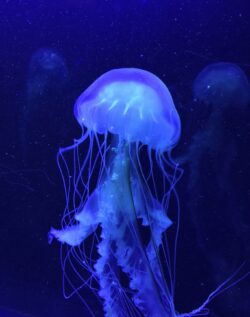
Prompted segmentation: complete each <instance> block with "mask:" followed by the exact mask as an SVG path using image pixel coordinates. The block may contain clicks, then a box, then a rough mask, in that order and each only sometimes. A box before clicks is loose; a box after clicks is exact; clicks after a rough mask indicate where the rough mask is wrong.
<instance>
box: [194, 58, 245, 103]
mask: <svg viewBox="0 0 250 317" xmlns="http://www.w3.org/2000/svg"><path fill="white" fill-rule="evenodd" d="M193 95H194V98H195V99H196V100H199V101H202V102H204V103H205V104H210V105H212V106H214V107H228V106H235V107H244V106H246V105H247V104H248V103H249V100H250V88H249V82H248V79H247V77H246V75H245V73H244V72H243V70H242V69H241V68H240V67H238V66H237V65H235V64H232V63H223V62H221V63H214V64H210V65H208V66H207V67H205V68H204V69H203V70H202V71H201V72H200V73H199V75H198V76H197V77H196V79H195V81H194V84H193Z"/></svg>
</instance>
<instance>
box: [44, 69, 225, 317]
mask: <svg viewBox="0 0 250 317" xmlns="http://www.w3.org/2000/svg"><path fill="white" fill-rule="evenodd" d="M74 113H75V116H76V119H77V121H78V122H79V123H80V125H81V126H82V129H83V136H82V138H81V139H80V140H78V141H75V144H73V145H72V146H70V147H67V148H65V149H61V150H60V151H59V154H58V163H59V167H60V170H61V172H62V175H63V181H64V188H65V195H66V208H65V211H64V216H63V219H62V229H61V230H57V229H54V228H52V229H51V231H50V233H49V238H50V241H51V240H52V239H53V238H56V239H57V240H59V241H60V242H61V243H62V244H63V245H64V246H65V245H66V251H65V252H62V268H63V273H64V275H63V276H64V282H63V285H64V294H65V296H66V297H69V296H70V295H72V294H75V293H76V294H78V295H79V296H80V298H81V299H82V301H83V302H84V304H85V306H86V307H87V308H88V310H89V313H90V315H91V316H96V314H97V313H96V311H95V309H96V308H93V307H90V306H91V305H90V303H89V302H87V301H86V300H85V299H84V297H83V296H82V295H80V294H81V290H82V289H83V288H84V287H88V288H89V289H91V290H92V292H93V293H94V294H95V295H96V296H97V297H101V299H102V302H103V308H104V314H105V316H106V317H128V316H131V317H132V316H145V317H160V316H167V317H175V316H177V315H178V316H179V314H178V313H177V312H176V310H175V306H174V288H175V261H176V242H177V237H178V230H179V200H178V196H177V193H176V190H175V184H176V182H177V181H178V179H179V178H180V176H181V173H182V172H181V170H180V169H179V167H178V166H177V165H176V164H175V163H174V162H173V161H172V160H171V155H170V153H171V149H172V148H173V147H174V146H175V144H176V143H177V141H178V138H179V136H180V119H179V116H178V113H177V111H176V109H175V106H174V103H173V100H172V98H171V95H170V93H169V91H168V89H167V87H166V86H165V85H164V84H163V83H162V82H161V81H160V79H159V78H157V77H156V76H155V75H153V74H151V73H149V72H147V71H143V70H140V69H133V68H131V69H118V70H112V71H110V72H108V73H106V74H104V75H103V76H101V77H100V78H99V79H97V81H95V82H94V83H93V84H92V85H91V86H90V87H89V88H88V89H87V90H86V91H85V92H84V93H83V94H82V95H81V96H80V97H79V98H78V100H77V101H76V104H75V108H74ZM82 147H84V148H85V152H84V150H83V152H84V155H83V157H82V151H81V150H80V148H82ZM86 148H87V151H86ZM68 155H73V157H72V166H70V164H69V163H68V161H69V158H68ZM173 202H174V203H173ZM172 204H173V205H174V207H173V208H174V214H175V215H176V217H175V218H176V219H175V222H176V225H175V226H176V227H175V238H174V239H173V241H174V242H173V245H172V244H171V243H170V242H169V241H168V237H167V232H168V230H167V229H168V228H169V227H170V226H173V224H172V221H171V220H170V218H169V209H170V205H172ZM63 254H64V256H63ZM66 284H67V285H68V286H66ZM66 288H70V292H69V291H67V290H66ZM220 290H221V289H220ZM209 301H210V299H208V300H207V301H205V303H204V304H203V305H201V306H200V307H199V308H198V309H196V310H194V311H193V312H191V313H188V314H183V315H181V316H198V315H200V314H204V315H205V314H206V310H204V307H205V305H206V304H207V303H208V302H209Z"/></svg>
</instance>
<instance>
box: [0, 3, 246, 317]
mask: <svg viewBox="0 0 250 317" xmlns="http://www.w3.org/2000/svg"><path fill="white" fill-rule="evenodd" d="M0 16H1V19H0V30H1V32H0V43H1V46H0V47H1V49H0V93H1V116H0V149H1V150H0V189H1V200H0V204H1V209H0V210H1V221H0V237H1V238H0V242H1V255H0V306H1V307H3V308H1V309H2V310H0V317H4V316H15V317H17V316H25V314H27V315H28V316H34V317H45V316H46V317H52V316H53V317H54V316H58V317H59V316H61V317H69V316H70V317H78V316H86V317H87V316H88V315H87V312H86V311H85V310H84V307H83V305H82V304H81V302H80V301H79V300H78V298H77V297H73V298H71V299H70V300H65V299H64V298H63V296H62V286H61V269H60V263H59V245H58V244H56V243H54V244H52V245H48V241H47V232H48V231H49V229H50V226H51V225H53V226H59V222H60V219H61V216H62V212H63V208H64V204H65V198H64V193H63V187H62V183H61V179H60V175H59V171H58V168H57V165H56V153H57V151H58V148H59V147H61V146H67V145H70V144H72V141H73V139H74V138H77V137H80V135H81V129H80V128H79V126H78V124H77V122H76V120H75V119H74V116H73V103H74V100H75V99H76V98H77V97H78V96H79V95H80V93H81V92H82V91H83V90H84V89H86V88H87V87H88V86H89V85H90V84H91V83H92V82H93V81H94V80H95V79H96V78H97V77H98V76H100V75H101V74H102V73H103V72H105V71H108V70H110V69H112V68H119V67H138V68H143V69H146V70H149V71H151V72H153V73H155V74H156V75H157V76H159V77H160V78H161V79H162V80H163V81H164V82H165V84H166V85H167V86H168V87H169V89H170V91H171V93H172V95H173V98H174V101H175V104H176V108H177V110H178V112H179V115H180V117H181V121H182V127H183V129H182V130H183V131H182V137H181V139H180V142H179V144H178V146H177V147H176V149H175V150H174V152H173V157H174V158H176V159H177V158H183V157H184V158H187V157H189V158H190V159H189V162H187V160H186V159H184V160H183V168H184V175H183V177H182V179H181V180H180V182H179V184H178V185H177V190H178V193H179V196H180V201H181V230H180V238H179V244H178V245H179V247H178V258H177V285H176V299H175V302H176V308H177V310H178V311H180V312H185V311H190V310H192V309H193V308H195V307H197V306H198V305H199V304H200V303H201V302H202V301H203V300H204V299H205V298H206V296H207V295H208V294H209V293H210V292H211V291H212V290H213V289H214V288H215V287H216V286H217V285H218V284H219V283H221V282H222V281H223V280H225V279H226V278H227V277H228V276H229V275H230V274H232V273H233V271H234V270H235V269H236V268H237V267H238V266H239V265H240V264H242V263H243V262H244V261H246V264H245V266H244V267H243V269H242V270H243V274H244V273H246V272H247V271H249V258H250V248H249V245H250V233H249V229H250V216H249V210H250V182H249V179H250V172H249V171H250V148H249V144H250V124H249V122H250V108H249V107H250V105H249V104H248V105H247V106H245V107H237V105H234V106H231V105H230V107H228V108H223V110H222V111H220V112H219V114H218V116H216V115H215V116H213V115H212V114H213V112H214V109H215V108H214V106H213V107H212V106H207V105H204V104H203V103H199V102H194V101H193V97H192V85H193V82H194V80H195V78H196V77H197V75H198V73H199V72H200V71H201V70H202V69H203V68H204V67H205V66H207V65H208V64H211V63H214V62H221V61H222V62H230V63H234V64H237V65H238V66H239V67H241V69H242V70H243V71H244V73H245V74H246V76H247V77H248V78H250V57H249V56H250V54H249V53H250V32H249V29H250V4H248V3H247V1H243V0H239V1H216V0H214V1H200V2H198V1H188V0H183V1H179V0H176V1H167V0H165V1H153V0H147V1H146V0H144V1H143V0H134V1H130V0H127V1H121V0H113V1H108V0H107V1H104V0H103V1H97V0H92V1H90V0H86V1H83V0H81V1H80V0H71V1H70V0H64V1H58V0H57V1H48V0H43V1H39V0H38V1H36V2H34V1H30V0H26V1H25V0H23V1H22V0H8V1H4V0H2V1H1V4H0ZM215 117H216V118H215ZM211 118H212V119H211ZM213 118H215V119H213ZM204 131H205V132H204ZM192 144H193V145H194V144H195V146H194V147H192ZM204 144H205V145H204ZM208 144H209V146H208ZM190 148H191V149H193V151H190ZM190 161H191V162H193V164H191V163H190ZM249 283H250V280H249V278H248V279H245V280H243V281H242V282H241V283H239V284H237V285H236V286H234V287H233V288H231V289H230V290H228V291H227V292H225V293H223V294H221V295H220V296H219V297H218V298H216V299H215V300H214V301H213V302H212V303H211V304H210V305H209V308H210V310H211V315H210V316H216V317H218V316H219V317H224V316H225V317H248V316H249V315H250V304H249V293H250V290H249V288H250V284H249ZM85 296H86V297H85V298H86V300H89V301H90V302H91V303H92V304H93V302H94V301H95V300H94V299H93V298H92V297H91V296H90V295H89V294H88V293H86V294H85ZM94 304H95V302H94ZM19 312H20V313H19ZM96 316H100V317H101V316H102V313H101V312H99V311H98V312H97V313H96Z"/></svg>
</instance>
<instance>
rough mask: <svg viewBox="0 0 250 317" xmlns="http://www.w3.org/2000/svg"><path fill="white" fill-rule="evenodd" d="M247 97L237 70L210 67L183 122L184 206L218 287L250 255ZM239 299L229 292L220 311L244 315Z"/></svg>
mask: <svg viewBox="0 0 250 317" xmlns="http://www.w3.org/2000/svg"><path fill="white" fill-rule="evenodd" d="M249 95H250V88H249V82H248V79H247V77H246V75H245V74H244V72H243V71H242V70H241V69H240V68H239V67H238V66H237V65H234V64H231V63H216V64H211V65H209V66H207V67H205V68H204V70H202V71H201V72H200V74H199V75H198V76H197V77H196V79H195V81H194V84H193V96H194V99H195V101H194V103H193V104H192V105H191V106H192V113H189V115H188V116H187V118H186V121H187V124H188V125H189V130H190V131H192V130H193V131H194V132H193V136H190V135H189V139H190V140H191V142H188V146H187V150H186V153H185V154H184V155H183V156H182V158H181V159H180V162H182V163H183V164H184V163H186V170H187V174H186V175H185V176H186V178H184V179H186V182H187V185H186V189H187V191H188V192H187V194H188V197H187V200H186V201H187V202H188V204H187V207H188V211H189V212H190V213H191V215H192V217H190V219H191V220H192V222H193V226H194V231H195V235H196V240H197V244H198V245H199V246H200V251H201V252H202V256H203V257H204V259H206V261H207V263H208V266H209V268H210V269H211V271H212V275H213V276H214V278H215V280H216V281H217V282H218V281H220V280H221V278H222V275H223V274H225V272H229V271H230V269H231V267H232V265H234V266H235V265H237V263H238V262H239V261H244V260H245V259H247V258H249V255H250V249H249V235H248V230H249V223H248V222H247V215H248V213H249V207H250V206H249V202H248V194H247V193H248V191H249V188H248V180H249V177H250V175H249V159H250V157H249V155H248V153H247V152H246V150H245V149H246V148H247V144H249V133H248V130H249V110H248V106H249ZM242 122H245V124H242ZM192 124H195V129H192V127H190V126H191V125H192ZM189 133H190V132H189ZM210 184H212V186H211V185H210ZM210 232H213V233H214V236H220V237H221V239H219V240H218V241H216V245H215V243H214V241H212V239H209V233H210ZM228 241H230V245H229V242H228ZM235 254H237V257H236V256H235ZM218 268H221V269H220V270H218ZM241 296H242V294H241V295H240V294H238V301H237V300H235V298H237V297H236V295H235V294H233V295H231V297H230V292H228V293H227V294H226V300H227V305H225V302H223V312H224V313H225V311H226V309H228V310H227V311H226V312H227V314H228V315H231V314H233V315H241V314H242V315H244V313H245V311H247V310H248V308H246V307H244V306H243V305H240V304H239V305H237V304H234V305H231V303H232V302H233V301H234V302H237V303H241V300H240V297H241ZM233 297H234V299H233Z"/></svg>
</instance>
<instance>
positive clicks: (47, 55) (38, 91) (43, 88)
mask: <svg viewBox="0 0 250 317" xmlns="http://www.w3.org/2000/svg"><path fill="white" fill-rule="evenodd" d="M67 80H68V69H67V67H66V64H65V61H64V59H63V57H62V56H60V54H59V53H58V52H56V51H54V50H52V49H47V48H40V49H38V50H37V51H36V52H35V53H34V54H33V55H32V57H31V60H30V64H29V71H28V80H27V97H28V103H31V104H32V103H33V102H36V101H37V99H38V98H41V97H42V95H43V94H44V93H46V92H48V91H51V90H53V91H54V90H56V91H57V92H58V90H62V87H63V86H64V85H65V83H66V82H67Z"/></svg>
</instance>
